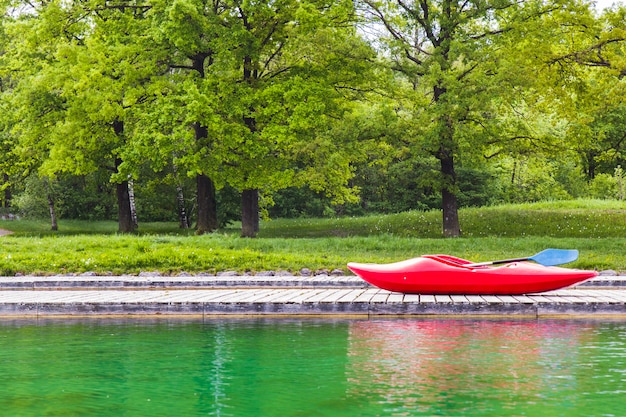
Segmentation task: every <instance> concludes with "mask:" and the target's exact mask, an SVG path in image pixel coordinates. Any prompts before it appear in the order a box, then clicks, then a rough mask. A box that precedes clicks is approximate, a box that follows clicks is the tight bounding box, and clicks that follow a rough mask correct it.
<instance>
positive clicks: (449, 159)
mask: <svg viewBox="0 0 626 417" xmlns="http://www.w3.org/2000/svg"><path fill="white" fill-rule="evenodd" d="M444 94H446V88H445V87H443V86H441V85H436V86H435V87H434V90H433V97H434V100H435V101H436V102H440V101H442V100H444V98H443V96H444ZM439 123H440V130H439V149H438V151H437V152H436V157H437V159H439V162H440V164H441V176H442V177H443V178H442V183H441V205H442V212H443V213H442V214H443V236H444V237H459V236H461V225H460V224H459V211H458V203H457V198H456V187H457V180H456V172H455V171H454V148H455V144H454V122H453V120H452V119H451V117H450V116H449V115H445V116H443V117H442V118H441V119H440V120H439Z"/></svg>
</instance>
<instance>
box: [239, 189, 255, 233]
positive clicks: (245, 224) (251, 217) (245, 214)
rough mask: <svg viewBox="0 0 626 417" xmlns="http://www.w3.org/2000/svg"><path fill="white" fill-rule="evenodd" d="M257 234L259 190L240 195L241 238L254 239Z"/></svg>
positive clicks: (245, 191)
mask: <svg viewBox="0 0 626 417" xmlns="http://www.w3.org/2000/svg"><path fill="white" fill-rule="evenodd" d="M258 232H259V190H243V192H242V193H241V237H256V234H257V233H258Z"/></svg>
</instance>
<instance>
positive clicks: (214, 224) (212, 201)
mask: <svg viewBox="0 0 626 417" xmlns="http://www.w3.org/2000/svg"><path fill="white" fill-rule="evenodd" d="M193 129H194V133H195V139H196V142H198V143H199V144H200V145H199V146H203V145H202V143H203V142H206V139H207V138H208V136H209V133H208V131H207V128H206V127H204V126H202V125H200V123H194V125H193ZM196 190H197V196H196V198H197V200H198V223H197V224H196V233H197V234H199V235H203V234H205V233H210V232H214V231H216V230H217V228H218V225H219V224H218V221H217V199H216V197H215V184H214V183H213V180H211V178H209V177H207V176H206V175H204V174H198V175H197V177H196Z"/></svg>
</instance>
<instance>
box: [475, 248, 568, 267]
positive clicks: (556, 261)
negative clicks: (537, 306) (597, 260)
mask: <svg viewBox="0 0 626 417" xmlns="http://www.w3.org/2000/svg"><path fill="white" fill-rule="evenodd" d="M576 259H578V250H577V249H546V250H543V251H541V252H539V253H538V254H536V255H533V256H530V257H528V258H516V259H503V260H501V261H491V262H479V263H476V264H465V265H463V266H484V265H497V264H508V263H511V262H523V261H534V262H537V263H538V264H540V265H544V266H554V265H561V264H566V263H568V262H574V261H575V260H576Z"/></svg>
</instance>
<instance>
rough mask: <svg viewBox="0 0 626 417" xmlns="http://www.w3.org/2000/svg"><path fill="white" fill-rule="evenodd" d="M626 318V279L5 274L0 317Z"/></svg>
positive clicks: (1, 284) (0, 283) (0, 291)
mask: <svg viewBox="0 0 626 417" xmlns="http://www.w3.org/2000/svg"><path fill="white" fill-rule="evenodd" d="M98 315H103V316H159V315H164V316H165V315H181V316H202V317H211V316H233V317H235V316H251V315H252V316H257V315H258V316H350V317H355V316H356V317H375V316H479V317H489V316H515V317H561V316H566V317H578V316H583V317H585V316H595V317H598V316H610V317H624V318H626V277H608V278H607V277H600V278H598V279H597V281H596V280H594V282H589V283H587V284H585V285H583V286H579V287H576V288H571V289H563V290H557V291H551V292H547V293H542V294H529V295H523V296H490V295H483V296H472V295H427V294H401V293H394V292H389V291H385V290H380V289H377V288H373V287H371V286H369V285H368V284H366V283H364V282H363V281H362V280H360V279H359V278H357V277H327V276H322V277H312V278H302V277H259V278H257V277H131V276H128V277H0V316H2V317H48V316H72V317H83V316H98Z"/></svg>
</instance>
